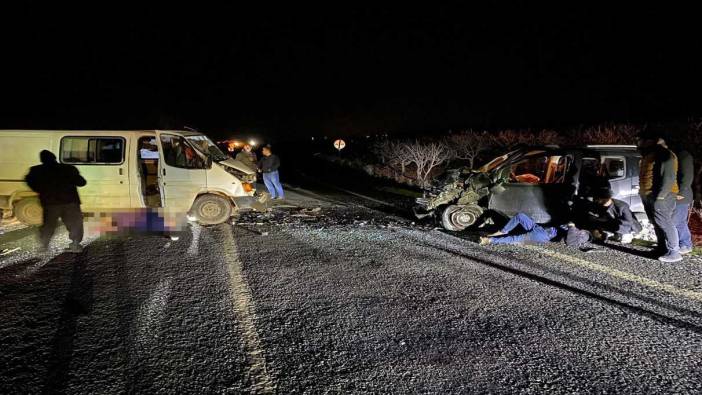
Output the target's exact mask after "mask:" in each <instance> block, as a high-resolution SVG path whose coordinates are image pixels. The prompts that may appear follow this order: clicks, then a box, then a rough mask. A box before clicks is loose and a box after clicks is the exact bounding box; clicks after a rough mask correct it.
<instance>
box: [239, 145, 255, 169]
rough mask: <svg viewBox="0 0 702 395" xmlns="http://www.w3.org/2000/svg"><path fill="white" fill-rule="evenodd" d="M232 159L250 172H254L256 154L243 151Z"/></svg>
mask: <svg viewBox="0 0 702 395" xmlns="http://www.w3.org/2000/svg"><path fill="white" fill-rule="evenodd" d="M234 159H236V160H238V161H239V162H241V163H243V164H245V165H246V166H248V167H250V168H251V170H254V171H255V170H256V154H255V153H253V152H246V151H244V150H241V151H240V152H239V153H238V154H236V157H235V158H234Z"/></svg>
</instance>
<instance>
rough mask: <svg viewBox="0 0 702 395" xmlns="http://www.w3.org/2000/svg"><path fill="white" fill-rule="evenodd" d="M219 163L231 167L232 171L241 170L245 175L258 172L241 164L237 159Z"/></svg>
mask: <svg viewBox="0 0 702 395" xmlns="http://www.w3.org/2000/svg"><path fill="white" fill-rule="evenodd" d="M217 163H219V164H220V165H222V166H227V167H231V168H232V169H236V170H239V171H240V172H242V173H245V174H256V171H255V170H254V169H252V168H250V167H248V166H246V165H245V164H243V163H241V162H239V161H238V160H236V159H232V158H229V159H227V160H223V161H220V162H217Z"/></svg>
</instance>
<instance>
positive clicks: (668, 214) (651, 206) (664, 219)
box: [642, 193, 680, 254]
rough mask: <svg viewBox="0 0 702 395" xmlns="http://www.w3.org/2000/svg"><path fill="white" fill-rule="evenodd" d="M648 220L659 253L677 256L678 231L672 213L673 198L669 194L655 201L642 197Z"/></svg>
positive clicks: (678, 246)
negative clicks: (653, 230)
mask: <svg viewBox="0 0 702 395" xmlns="http://www.w3.org/2000/svg"><path fill="white" fill-rule="evenodd" d="M642 200H643V204H644V209H645V210H646V215H647V216H648V220H649V221H651V223H652V224H653V228H654V229H655V231H656V239H657V240H658V249H659V250H660V252H663V250H664V249H665V252H666V253H668V254H678V253H679V252H680V245H679V241H678V230H677V229H676V228H675V222H674V220H673V213H674V212H675V196H673V194H672V193H669V194H668V196H667V197H666V198H665V199H660V200H658V199H656V198H655V197H653V196H651V195H649V196H644V197H642Z"/></svg>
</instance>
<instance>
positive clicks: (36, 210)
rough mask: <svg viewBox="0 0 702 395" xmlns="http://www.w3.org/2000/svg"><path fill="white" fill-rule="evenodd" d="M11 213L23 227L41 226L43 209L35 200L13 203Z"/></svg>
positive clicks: (28, 199)
mask: <svg viewBox="0 0 702 395" xmlns="http://www.w3.org/2000/svg"><path fill="white" fill-rule="evenodd" d="M12 211H13V212H14V213H15V217H17V219H18V220H19V221H20V222H21V223H23V224H25V225H41V223H42V220H43V213H44V211H43V209H42V208H41V203H39V199H37V198H25V199H22V200H20V201H19V202H17V203H15V205H14V207H13V208H12Z"/></svg>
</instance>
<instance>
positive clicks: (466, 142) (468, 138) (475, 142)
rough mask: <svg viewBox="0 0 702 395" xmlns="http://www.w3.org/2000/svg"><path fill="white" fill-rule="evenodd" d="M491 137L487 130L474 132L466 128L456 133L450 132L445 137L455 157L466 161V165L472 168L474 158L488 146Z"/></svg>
mask: <svg viewBox="0 0 702 395" xmlns="http://www.w3.org/2000/svg"><path fill="white" fill-rule="evenodd" d="M490 143H491V139H490V136H489V135H488V133H487V132H480V133H478V132H474V131H472V130H467V131H464V132H461V133H458V134H452V135H450V136H449V137H448V138H447V145H448V146H449V148H450V149H451V151H452V153H453V156H454V157H455V158H456V159H463V160H467V161H468V166H469V167H470V168H471V169H472V168H473V166H474V165H475V159H476V158H477V157H478V156H479V155H480V154H481V153H483V151H485V150H486V149H488V147H490Z"/></svg>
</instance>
